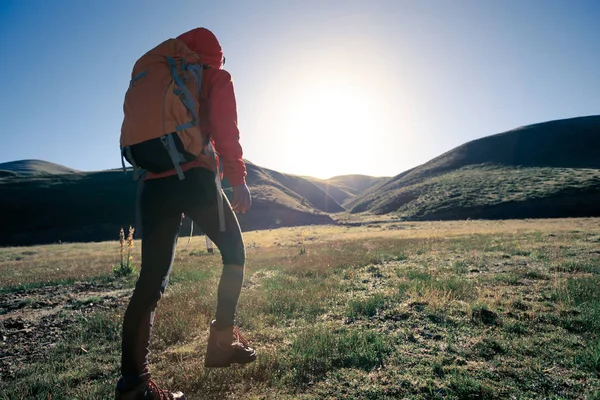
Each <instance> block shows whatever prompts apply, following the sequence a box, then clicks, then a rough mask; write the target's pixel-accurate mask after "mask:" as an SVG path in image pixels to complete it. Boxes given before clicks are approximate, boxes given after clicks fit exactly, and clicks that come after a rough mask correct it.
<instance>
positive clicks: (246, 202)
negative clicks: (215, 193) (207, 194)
mask: <svg viewBox="0 0 600 400" xmlns="http://www.w3.org/2000/svg"><path fill="white" fill-rule="evenodd" d="M251 205H252V197H251V196H250V190H248V186H246V184H245V183H243V184H241V185H237V186H234V187H233V204H231V208H232V209H233V211H235V212H236V213H242V214H243V213H245V212H246V211H248V209H250V206H251Z"/></svg>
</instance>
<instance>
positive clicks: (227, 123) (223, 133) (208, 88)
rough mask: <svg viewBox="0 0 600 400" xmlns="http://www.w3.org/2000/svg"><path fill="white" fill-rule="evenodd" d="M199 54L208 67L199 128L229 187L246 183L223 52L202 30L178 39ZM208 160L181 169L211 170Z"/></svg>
mask: <svg viewBox="0 0 600 400" xmlns="http://www.w3.org/2000/svg"><path fill="white" fill-rule="evenodd" d="M177 39H179V40H181V41H182V42H184V43H185V44H186V46H187V47H189V49H190V50H192V51H194V52H195V53H197V54H199V55H200V56H201V57H202V60H203V62H205V64H206V65H208V66H209V68H206V69H204V71H203V74H202V98H201V99H200V127H201V129H202V131H203V132H206V133H208V134H209V135H210V137H211V141H212V143H213V146H214V148H215V150H216V151H217V154H218V155H219V159H220V162H221V164H222V167H223V174H224V175H225V178H227V179H228V180H229V183H230V184H231V185H232V186H235V185H241V184H244V183H245V182H246V165H245V164H244V161H243V160H242V146H241V145H240V132H239V130H238V125H237V105H236V101H235V91H234V88H233V80H232V78H231V75H230V74H229V72H227V71H225V70H224V69H223V61H224V58H223V52H222V50H221V45H220V44H219V42H218V40H217V38H216V37H215V35H214V34H213V33H212V32H211V31H209V30H208V29H205V28H196V29H193V30H191V31H189V32H186V33H184V34H182V35H180V36H178V37H177ZM213 163H214V162H213V160H212V159H211V157H210V156H208V155H207V156H201V157H200V158H198V159H196V160H195V161H192V162H189V163H187V164H185V165H182V166H181V169H182V170H184V171H186V170H189V169H190V168H194V167H202V168H208V169H211V170H214V167H213ZM175 174H176V172H175V169H173V170H171V171H167V172H165V173H162V174H151V173H148V179H153V178H161V177H165V176H170V175H175Z"/></svg>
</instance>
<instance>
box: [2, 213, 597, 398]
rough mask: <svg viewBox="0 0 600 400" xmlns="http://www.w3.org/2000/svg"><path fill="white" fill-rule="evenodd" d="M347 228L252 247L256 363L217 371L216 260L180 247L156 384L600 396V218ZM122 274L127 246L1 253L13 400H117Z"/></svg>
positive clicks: (246, 323)
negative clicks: (118, 272)
mask: <svg viewBox="0 0 600 400" xmlns="http://www.w3.org/2000/svg"><path fill="white" fill-rule="evenodd" d="M345 222H350V223H348V224H347V225H345V226H321V227H314V226H310V227H302V228H284V229H278V230H272V231H259V232H248V233H246V234H245V240H246V245H247V248H248V265H247V270H246V277H245V281H244V282H245V283H244V290H243V292H242V296H241V298H240V303H239V314H238V324H239V326H240V328H241V330H242V332H244V333H245V335H246V337H247V338H248V339H249V340H250V341H251V343H252V344H253V345H254V346H255V347H256V348H257V350H258V352H259V358H258V360H257V361H256V362H255V363H253V364H250V365H247V366H245V367H232V368H228V369H219V370H205V369H204V367H203V361H204V351H205V346H206V340H207V334H208V332H207V327H208V322H209V320H210V319H211V317H212V315H213V314H214V310H215V302H216V286H217V281H218V278H219V275H220V265H221V264H220V257H219V256H218V255H209V254H207V253H206V252H205V251H204V250H203V249H204V244H203V243H204V242H203V238H194V239H192V242H191V243H189V244H188V243H187V241H188V239H187V238H181V239H180V242H179V245H178V251H177V256H176V259H175V266H174V270H173V273H172V278H171V282H170V286H169V288H168V289H167V293H166V295H165V297H164V298H163V299H162V300H161V302H160V304H159V309H158V312H157V315H156V321H155V327H154V332H153V343H152V353H151V363H152V373H153V376H154V378H155V379H156V380H157V381H158V382H160V383H161V384H164V385H165V386H168V387H173V388H177V389H180V390H183V391H184V392H186V394H188V396H189V398H191V399H213V398H214V399H229V398H231V399H234V398H235V399H239V398H249V399H263V398H264V399H266V398H273V399H293V398H294V399H295V398H299V399H317V398H318V399H321V398H324V399H345V398H348V399H351V398H352V399H354V398H364V399H386V398H389V399H397V398H400V399H402V398H406V399H509V398H514V399H600V290H599V288H600V219H571V220H567V219H564V220H521V221H495V222H483V221H466V222H443V223H434V222H431V223H430V222H423V223H416V222H415V223H401V222H394V221H385V220H383V219H381V218H380V219H374V220H371V221H369V222H365V223H363V224H362V225H360V224H358V223H356V221H354V223H352V221H345ZM350 225H358V226H350ZM133 261H134V263H137V262H139V243H136V248H135V249H134V253H133ZM118 262H119V244H118V243H117V242H104V243H95V244H61V245H49V246H37V247H22V248H0V276H1V277H2V278H1V285H0V286H1V288H0V338H1V339H2V342H1V343H0V399H45V400H47V399H53V400H57V399H109V398H111V396H112V393H113V390H114V384H115V382H116V380H117V378H118V373H119V371H118V369H119V357H120V329H121V320H122V316H123V313H124V311H125V307H126V305H127V301H128V298H129V296H130V294H131V290H132V287H133V285H134V283H135V276H129V277H120V278H117V277H115V276H114V275H113V273H112V267H113V266H115V265H116V264H117V263H118Z"/></svg>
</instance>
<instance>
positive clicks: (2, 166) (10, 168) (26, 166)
mask: <svg viewBox="0 0 600 400" xmlns="http://www.w3.org/2000/svg"><path fill="white" fill-rule="evenodd" d="M76 172H78V171H76V170H74V169H71V168H67V167H63V166H62V165H58V164H54V163H51V162H48V161H42V160H19V161H11V162H7V163H0V178H2V177H5V176H7V177H10V176H12V177H15V176H24V177H28V176H29V177H30V176H47V175H61V174H72V173H76Z"/></svg>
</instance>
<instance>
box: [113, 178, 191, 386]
mask: <svg viewBox="0 0 600 400" xmlns="http://www.w3.org/2000/svg"><path fill="white" fill-rule="evenodd" d="M167 190H168V188H166V187H165V184H164V182H163V183H161V184H156V182H149V183H147V184H146V187H145V188H144V190H143V192H142V197H141V215H142V224H143V236H142V264H141V272H140V277H139V279H138V281H137V283H136V286H135V290H134V292H133V295H132V297H131V300H130V302H129V306H128V307H127V311H126V312H125V317H124V321H123V343H122V364H121V373H122V376H123V380H125V381H127V380H129V381H133V382H125V384H124V386H126V387H128V386H131V385H134V384H135V381H136V380H137V381H139V380H142V379H144V378H145V377H146V376H147V375H148V348H149V345H150V333H151V329H152V323H153V319H154V311H155V310H156V306H157V303H158V301H159V300H160V298H161V296H162V294H163V293H164V291H165V289H166V286H167V283H168V278H169V273H170V270H171V266H172V263H173V257H174V254H175V246H176V243H177V234H178V231H179V222H180V220H181V211H180V210H176V209H175V208H174V207H173V203H172V202H171V201H168V199H167V197H168V196H169V194H168V193H169V192H168V191H167Z"/></svg>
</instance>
